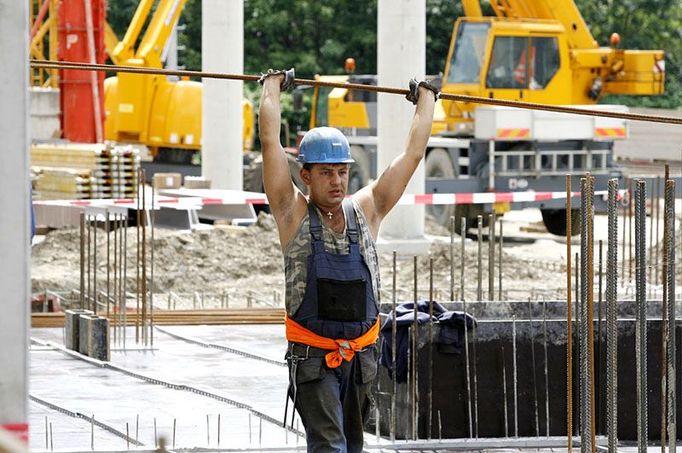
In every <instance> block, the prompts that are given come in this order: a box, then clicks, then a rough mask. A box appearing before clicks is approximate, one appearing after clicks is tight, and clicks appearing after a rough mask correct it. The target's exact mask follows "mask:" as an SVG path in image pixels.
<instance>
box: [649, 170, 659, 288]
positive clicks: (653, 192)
mask: <svg viewBox="0 0 682 453" xmlns="http://www.w3.org/2000/svg"><path fill="white" fill-rule="evenodd" d="M657 191H658V186H657V184H652V187H651V197H650V200H651V209H650V210H649V212H650V216H649V219H650V220H649V260H650V261H649V269H648V271H649V272H648V275H649V278H648V279H649V281H650V282H655V280H654V279H653V278H654V276H653V273H654V267H655V266H656V265H657V263H656V262H655V261H654V260H653V257H654V247H655V243H654V216H655V215H656V212H655V211H656V205H655V203H654V201H655V200H656V192H657ZM652 286H653V285H652ZM652 289H653V288H652Z"/></svg>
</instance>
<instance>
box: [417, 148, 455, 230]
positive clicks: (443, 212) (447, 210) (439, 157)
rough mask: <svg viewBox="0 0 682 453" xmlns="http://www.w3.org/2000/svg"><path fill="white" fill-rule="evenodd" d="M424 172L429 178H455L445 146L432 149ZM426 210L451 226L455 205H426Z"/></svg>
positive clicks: (442, 223)
mask: <svg viewBox="0 0 682 453" xmlns="http://www.w3.org/2000/svg"><path fill="white" fill-rule="evenodd" d="M424 173H425V176H426V177H427V178H454V177H455V169H454V168H453V166H452V160H451V159H450V155H449V154H448V152H447V151H446V150H444V149H443V148H436V149H433V150H431V152H429V154H428V156H426V165H425V167H424ZM426 212H427V213H428V214H429V215H431V216H432V217H433V218H435V219H436V221H437V222H438V223H439V224H441V225H443V226H446V227H447V226H449V222H450V217H452V216H453V215H454V214H455V207H454V206H448V205H429V206H427V207H426ZM457 228H459V227H457Z"/></svg>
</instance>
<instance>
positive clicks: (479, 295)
mask: <svg viewBox="0 0 682 453" xmlns="http://www.w3.org/2000/svg"><path fill="white" fill-rule="evenodd" d="M477 227H478V229H477V230H476V238H477V241H478V252H477V261H476V263H477V267H476V270H477V274H476V300H477V301H478V302H481V301H482V300H483V216H482V215H479V216H478V222H477Z"/></svg>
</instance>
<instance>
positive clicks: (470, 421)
mask: <svg viewBox="0 0 682 453" xmlns="http://www.w3.org/2000/svg"><path fill="white" fill-rule="evenodd" d="M465 226H466V218H464V217H462V228H464V227H465ZM462 231H464V229H462ZM462 256H464V234H462ZM463 270H464V267H462V272H463ZM463 275H464V274H463V273H462V279H464V276H463ZM462 311H463V312H464V364H465V365H464V369H465V379H466V390H467V397H466V403H467V422H468V426H469V438H472V437H473V436H474V430H473V418H472V412H471V396H472V395H471V369H470V365H469V322H468V320H467V302H466V299H465V298H464V280H462Z"/></svg>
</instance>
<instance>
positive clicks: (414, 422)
mask: <svg viewBox="0 0 682 453" xmlns="http://www.w3.org/2000/svg"><path fill="white" fill-rule="evenodd" d="M418 304H419V299H418V295H417V257H416V256H415V257H414V321H413V325H412V376H411V380H412V440H416V439H417V429H418V425H417V413H418V412H419V410H418V408H417V404H418V401H417V398H418V394H417V364H418V363H419V362H418V361H417V336H418V335H419V333H418V329H419V324H418V321H417V314H418V310H417V308H418Z"/></svg>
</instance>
